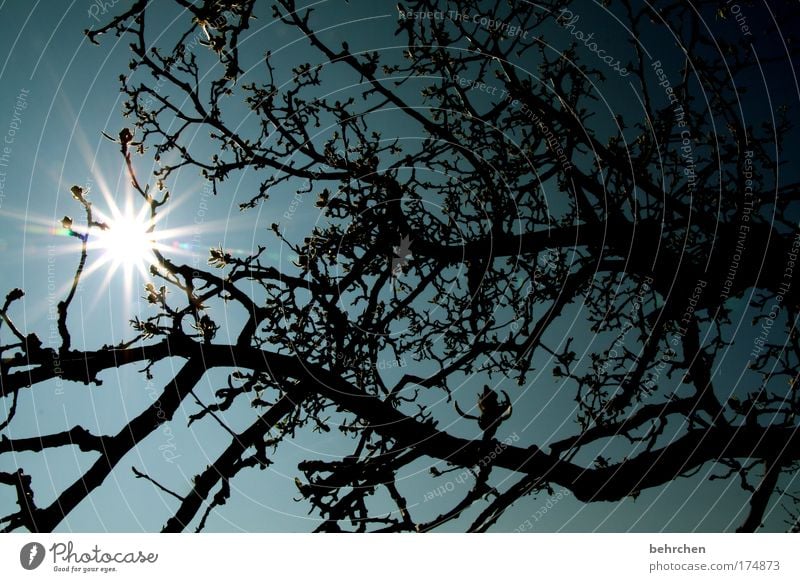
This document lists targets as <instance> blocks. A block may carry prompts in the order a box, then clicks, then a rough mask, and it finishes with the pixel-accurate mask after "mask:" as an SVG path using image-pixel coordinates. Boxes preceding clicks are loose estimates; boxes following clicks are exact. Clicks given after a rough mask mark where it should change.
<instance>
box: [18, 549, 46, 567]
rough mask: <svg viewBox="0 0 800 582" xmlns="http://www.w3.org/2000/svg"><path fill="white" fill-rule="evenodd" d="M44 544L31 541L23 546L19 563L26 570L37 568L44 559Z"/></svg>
mask: <svg viewBox="0 0 800 582" xmlns="http://www.w3.org/2000/svg"><path fill="white" fill-rule="evenodd" d="M44 553H45V552H44V546H43V545H42V544H40V543H39V542H30V543H28V544H25V545H24V546H22V549H21V550H20V552H19V563H20V564H22V567H23V568H25V569H26V570H35V569H36V568H38V567H39V566H41V564H42V562H43V561H44Z"/></svg>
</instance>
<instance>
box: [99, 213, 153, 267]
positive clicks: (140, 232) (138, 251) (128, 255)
mask: <svg viewBox="0 0 800 582" xmlns="http://www.w3.org/2000/svg"><path fill="white" fill-rule="evenodd" d="M149 229H150V226H149V224H148V222H147V221H146V220H141V217H139V216H121V217H120V218H118V219H116V220H113V221H111V223H110V224H109V225H108V229H106V230H100V231H98V232H97V233H96V234H95V245H96V248H98V249H100V250H101V252H103V253H104V254H105V255H106V258H107V259H108V260H107V262H110V263H112V265H113V267H112V268H114V267H120V266H134V267H138V266H140V265H142V266H144V265H146V264H148V263H152V262H153V248H154V246H155V239H154V238H153V236H152V233H151V232H149Z"/></svg>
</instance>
